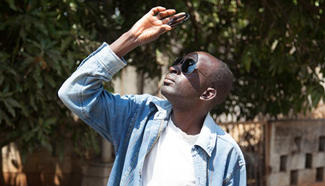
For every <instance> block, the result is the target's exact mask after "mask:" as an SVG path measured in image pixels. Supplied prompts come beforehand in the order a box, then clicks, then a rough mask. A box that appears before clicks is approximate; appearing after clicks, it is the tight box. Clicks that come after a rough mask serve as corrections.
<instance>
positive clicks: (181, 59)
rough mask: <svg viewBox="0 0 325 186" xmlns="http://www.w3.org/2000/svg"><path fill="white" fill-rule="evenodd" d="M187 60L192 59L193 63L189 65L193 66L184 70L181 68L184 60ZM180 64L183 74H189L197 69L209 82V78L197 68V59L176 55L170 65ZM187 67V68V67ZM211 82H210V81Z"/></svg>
mask: <svg viewBox="0 0 325 186" xmlns="http://www.w3.org/2000/svg"><path fill="white" fill-rule="evenodd" d="M187 60H192V61H193V62H194V64H193V65H191V66H193V68H191V69H193V70H189V72H184V70H183V65H184V64H185V62H186V61H187ZM179 64H180V65H181V68H180V69H181V72H182V73H183V74H185V75H189V74H191V73H193V72H194V71H195V70H197V71H198V72H199V73H200V74H202V76H203V77H205V78H206V79H207V80H208V81H209V82H210V80H209V78H208V77H207V76H206V75H205V74H204V73H202V72H201V71H200V70H199V69H198V68H197V65H196V64H197V61H196V60H194V59H192V58H185V59H184V57H178V58H177V59H176V60H175V61H174V62H173V64H172V65H171V66H177V65H179ZM188 67H190V66H188ZM188 67H187V68H188ZM210 83H211V82H210Z"/></svg>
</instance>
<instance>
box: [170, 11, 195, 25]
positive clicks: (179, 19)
mask: <svg viewBox="0 0 325 186" xmlns="http://www.w3.org/2000/svg"><path fill="white" fill-rule="evenodd" d="M189 17H190V15H189V14H186V13H179V14H176V15H174V16H172V17H170V18H169V20H168V22H167V23H164V24H167V25H169V26H171V27H175V26H177V25H179V24H181V23H184V22H185V21H187V20H188V19H189Z"/></svg>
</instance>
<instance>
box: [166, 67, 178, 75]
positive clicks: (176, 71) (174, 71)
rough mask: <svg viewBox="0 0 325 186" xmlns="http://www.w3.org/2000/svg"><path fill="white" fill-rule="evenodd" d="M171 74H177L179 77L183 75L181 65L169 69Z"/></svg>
mask: <svg viewBox="0 0 325 186" xmlns="http://www.w3.org/2000/svg"><path fill="white" fill-rule="evenodd" d="M168 71H169V73H175V74H177V75H179V74H180V73H181V69H180V65H173V66H170V67H169V68H168Z"/></svg>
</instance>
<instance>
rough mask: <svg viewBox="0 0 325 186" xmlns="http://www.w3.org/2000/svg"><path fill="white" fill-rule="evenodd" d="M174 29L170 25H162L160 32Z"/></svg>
mask: <svg viewBox="0 0 325 186" xmlns="http://www.w3.org/2000/svg"><path fill="white" fill-rule="evenodd" d="M170 30H172V27H171V26H169V25H162V26H161V28H160V33H165V32H167V31H170Z"/></svg>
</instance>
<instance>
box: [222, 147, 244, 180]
mask: <svg viewBox="0 0 325 186" xmlns="http://www.w3.org/2000/svg"><path fill="white" fill-rule="evenodd" d="M229 156H230V157H229V161H228V163H227V164H228V167H229V169H230V170H228V171H227V172H228V175H227V177H226V179H225V180H224V183H223V185H229V186H246V185H247V183H246V180H247V178H246V164H245V160H244V156H243V154H242V152H241V151H240V149H239V147H238V146H235V147H234V149H233V150H232V152H231V154H230V155H229Z"/></svg>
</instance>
